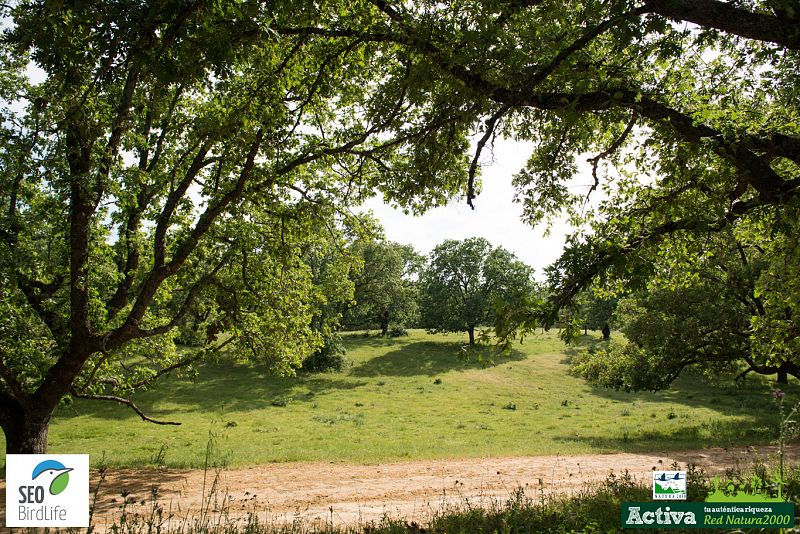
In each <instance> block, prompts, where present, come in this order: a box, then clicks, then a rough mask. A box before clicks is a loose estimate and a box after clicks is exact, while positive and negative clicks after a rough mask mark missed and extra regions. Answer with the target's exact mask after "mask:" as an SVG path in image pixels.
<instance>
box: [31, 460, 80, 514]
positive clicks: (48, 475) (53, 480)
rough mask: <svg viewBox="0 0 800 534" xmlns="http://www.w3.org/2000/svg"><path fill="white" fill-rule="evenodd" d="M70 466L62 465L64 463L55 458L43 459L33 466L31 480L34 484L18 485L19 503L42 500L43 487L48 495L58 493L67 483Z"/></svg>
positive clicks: (65, 487)
mask: <svg viewBox="0 0 800 534" xmlns="http://www.w3.org/2000/svg"><path fill="white" fill-rule="evenodd" d="M70 471H72V468H71V467H64V464H62V463H61V462H59V461H57V460H45V461H43V462H39V464H38V465H37V466H36V467H34V468H33V474H32V475H31V480H32V481H34V482H36V483H37V484H36V485H30V486H20V487H19V494H20V500H19V502H20V503H21V504H28V503H36V504H41V503H43V502H44V493H45V489H44V488H45V487H47V491H48V492H49V493H50V495H58V494H59V493H61V492H63V491H64V490H65V489H67V485H68V484H69V472H70Z"/></svg>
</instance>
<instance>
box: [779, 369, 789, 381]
mask: <svg viewBox="0 0 800 534" xmlns="http://www.w3.org/2000/svg"><path fill="white" fill-rule="evenodd" d="M788 383H789V373H787V372H786V370H784V369H778V384H788Z"/></svg>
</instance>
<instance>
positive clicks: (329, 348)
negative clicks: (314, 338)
mask: <svg viewBox="0 0 800 534" xmlns="http://www.w3.org/2000/svg"><path fill="white" fill-rule="evenodd" d="M346 354H347V349H346V348H345V346H344V343H342V338H341V337H340V336H339V334H331V335H330V336H328V337H327V338H325V344H324V345H323V346H322V348H321V349H319V350H318V351H317V352H315V353H314V354H312V355H311V356H309V357H307V358H306V359H305V360H303V366H302V370H303V371H305V372H308V373H324V372H336V371H342V370H344V369H345V368H346V367H347V356H346Z"/></svg>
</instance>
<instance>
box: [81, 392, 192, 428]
mask: <svg viewBox="0 0 800 534" xmlns="http://www.w3.org/2000/svg"><path fill="white" fill-rule="evenodd" d="M71 395H72V396H73V397H76V398H78V399H89V400H101V401H111V402H116V403H118V404H124V405H125V406H128V407H129V408H130V409H131V410H133V411H134V412H136V414H137V415H138V416H139V417H141V418H142V420H143V421H147V422H148V423H153V424H156V425H175V426H180V424H181V423H177V422H174V421H159V420H157V419H153V418H151V417H148V416H146V415H145V414H144V412H143V411H142V410H141V409H140V408H139V407H138V406H136V404H134V403H133V401H132V400H130V399H126V398H124V397H118V396H116V395H91V394H84V393H78V392H77V391H72V393H71Z"/></svg>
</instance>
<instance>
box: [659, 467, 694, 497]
mask: <svg viewBox="0 0 800 534" xmlns="http://www.w3.org/2000/svg"><path fill="white" fill-rule="evenodd" d="M653 500H654V501H679V500H680V501H684V500H686V471H653Z"/></svg>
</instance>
